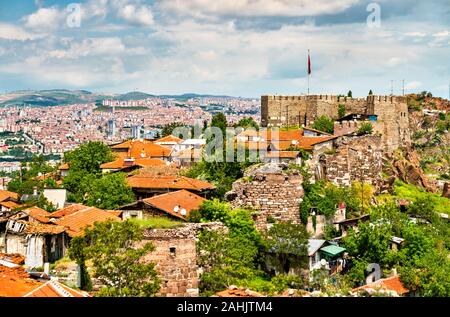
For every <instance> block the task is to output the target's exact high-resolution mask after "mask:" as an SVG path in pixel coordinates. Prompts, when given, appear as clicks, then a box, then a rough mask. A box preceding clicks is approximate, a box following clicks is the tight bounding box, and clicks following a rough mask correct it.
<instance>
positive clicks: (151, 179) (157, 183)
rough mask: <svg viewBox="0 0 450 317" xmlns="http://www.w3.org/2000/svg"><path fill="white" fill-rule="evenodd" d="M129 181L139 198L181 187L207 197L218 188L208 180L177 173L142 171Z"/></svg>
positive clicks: (128, 179)
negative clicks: (155, 174)
mask: <svg viewBox="0 0 450 317" xmlns="http://www.w3.org/2000/svg"><path fill="white" fill-rule="evenodd" d="M127 182H128V184H129V185H130V186H131V189H132V190H133V192H134V193H135V195H136V197H137V198H138V200H140V199H144V198H148V197H152V196H155V195H159V194H163V193H168V192H172V191H177V190H180V189H184V190H187V191H190V192H193V193H195V194H197V195H201V196H203V197H205V196H206V195H207V194H208V193H209V192H210V191H212V190H214V189H215V188H216V187H215V186H214V185H213V184H210V183H208V182H204V181H201V180H199V179H194V178H189V177H185V176H177V175H161V176H154V175H149V174H145V173H142V174H137V175H133V176H130V177H128V178H127Z"/></svg>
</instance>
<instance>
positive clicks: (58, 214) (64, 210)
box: [50, 204, 88, 218]
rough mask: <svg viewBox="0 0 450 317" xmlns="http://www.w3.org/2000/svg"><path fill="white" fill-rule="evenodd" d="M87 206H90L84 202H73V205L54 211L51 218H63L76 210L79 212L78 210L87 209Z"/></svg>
mask: <svg viewBox="0 0 450 317" xmlns="http://www.w3.org/2000/svg"><path fill="white" fill-rule="evenodd" d="M85 208H88V207H87V206H85V205H82V204H73V205H70V206H67V207H65V208H62V209H59V210H57V211H55V212H52V213H51V214H50V217H51V218H61V217H64V216H67V215H70V214H73V213H74V212H77V211H79V210H82V209H85Z"/></svg>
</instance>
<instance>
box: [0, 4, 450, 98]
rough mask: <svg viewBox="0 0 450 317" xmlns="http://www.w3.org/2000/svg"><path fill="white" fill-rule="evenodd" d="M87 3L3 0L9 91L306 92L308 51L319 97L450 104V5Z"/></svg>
mask: <svg viewBox="0 0 450 317" xmlns="http://www.w3.org/2000/svg"><path fill="white" fill-rule="evenodd" d="M76 1H77V0H71V1H64V0H61V1H56V0H34V1H33V0H21V1H10V0H0V90H1V92H2V93H3V92H4V91H12V90H19V89H28V88H29V89H50V88H67V89H87V90H91V91H98V92H101V91H103V92H118V93H122V92H127V91H132V90H134V89H137V90H139V91H144V92H148V93H155V94H166V93H174V94H178V93H186V92H196V93H211V94H228V95H234V96H247V97H257V96H260V95H262V94H300V93H304V92H306V89H307V50H308V48H309V49H310V50H311V61H312V76H311V93H334V94H338V93H346V92H347V91H348V90H349V89H351V90H352V91H353V95H354V96H355V95H357V96H364V95H366V94H367V92H368V91H369V89H372V90H373V91H374V93H376V94H389V93H390V89H391V80H394V93H396V94H399V93H401V87H402V80H403V79H404V80H405V86H406V90H407V92H414V91H422V90H427V91H431V92H432V93H433V94H434V95H439V96H442V97H446V98H448V93H449V92H448V90H449V87H448V85H449V84H450V1H448V0H431V1H419V0H417V1H416V0H379V1H376V2H372V1H366V0H226V1H225V0H223V1H222V0H154V1H143V0H86V1H80V0H78V2H79V4H80V6H78V7H77V6H71V5H70V4H71V3H74V2H76ZM378 12H379V13H380V14H379V17H380V19H379V20H378V19H377V13H378ZM78 22H79V23H78Z"/></svg>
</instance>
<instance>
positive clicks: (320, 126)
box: [312, 115, 334, 133]
mask: <svg viewBox="0 0 450 317" xmlns="http://www.w3.org/2000/svg"><path fill="white" fill-rule="evenodd" d="M312 127H313V129H316V130H319V131H323V132H327V133H333V131H334V122H333V120H332V119H331V118H330V117H328V116H327V115H322V116H320V117H319V118H317V119H316V120H315V121H314V123H313V125H312Z"/></svg>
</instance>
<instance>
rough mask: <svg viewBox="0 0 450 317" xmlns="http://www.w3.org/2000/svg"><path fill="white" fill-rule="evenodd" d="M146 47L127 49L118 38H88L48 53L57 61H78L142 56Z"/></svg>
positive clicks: (145, 51)
mask: <svg viewBox="0 0 450 317" xmlns="http://www.w3.org/2000/svg"><path fill="white" fill-rule="evenodd" d="M145 53H147V50H146V49H145V48H144V47H126V46H125V44H124V43H123V42H122V40H121V39H120V38H118V37H97V38H87V39H84V40H82V41H81V42H75V41H71V42H70V43H69V48H68V49H66V50H64V49H55V50H51V51H49V52H48V57H51V58H57V59H78V58H80V57H86V56H115V55H142V54H145Z"/></svg>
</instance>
